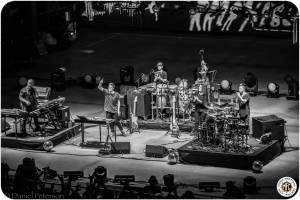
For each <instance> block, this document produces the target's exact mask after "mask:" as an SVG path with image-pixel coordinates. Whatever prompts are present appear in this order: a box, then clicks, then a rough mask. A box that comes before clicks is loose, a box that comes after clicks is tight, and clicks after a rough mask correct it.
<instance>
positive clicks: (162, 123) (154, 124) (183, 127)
mask: <svg viewBox="0 0 300 200" xmlns="http://www.w3.org/2000/svg"><path fill="white" fill-rule="evenodd" d="M138 124H139V127H140V128H142V129H156V130H169V129H170V124H171V121H170V120H168V119H165V120H161V119H157V120H156V119H155V120H151V119H148V120H141V119H139V120H138ZM178 126H179V130H180V131H184V132H191V131H192V129H193V127H194V123H193V122H191V121H185V122H183V121H182V120H179V122H178Z"/></svg>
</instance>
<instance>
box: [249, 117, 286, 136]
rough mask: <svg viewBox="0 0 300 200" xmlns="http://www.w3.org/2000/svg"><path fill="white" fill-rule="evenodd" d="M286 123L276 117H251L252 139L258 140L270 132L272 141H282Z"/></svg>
mask: <svg viewBox="0 0 300 200" xmlns="http://www.w3.org/2000/svg"><path fill="white" fill-rule="evenodd" d="M285 123H286V121H285V120H284V119H282V118H279V117H277V116H276V115H267V116H262V117H252V130H253V137H255V138H260V137H261V136H262V135H263V134H265V133H268V132H271V133H272V134H271V139H272V140H281V141H282V140H284V137H285V127H284V126H285Z"/></svg>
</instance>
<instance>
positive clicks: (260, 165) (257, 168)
mask: <svg viewBox="0 0 300 200" xmlns="http://www.w3.org/2000/svg"><path fill="white" fill-rule="evenodd" d="M263 166H264V164H263V163H262V162H261V161H260V160H255V161H253V164H252V169H253V171H254V172H255V173H260V172H261V170H262V168H263Z"/></svg>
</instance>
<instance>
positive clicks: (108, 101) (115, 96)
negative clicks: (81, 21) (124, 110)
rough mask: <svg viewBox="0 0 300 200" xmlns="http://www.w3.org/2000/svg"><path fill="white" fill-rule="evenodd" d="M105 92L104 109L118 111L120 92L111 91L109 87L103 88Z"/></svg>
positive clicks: (112, 111)
mask: <svg viewBox="0 0 300 200" xmlns="http://www.w3.org/2000/svg"><path fill="white" fill-rule="evenodd" d="M103 92H104V94H105V101H104V111H106V112H111V113H117V112H118V100H119V99H120V94H119V93H118V92H114V93H109V92H108V90H107V89H103Z"/></svg>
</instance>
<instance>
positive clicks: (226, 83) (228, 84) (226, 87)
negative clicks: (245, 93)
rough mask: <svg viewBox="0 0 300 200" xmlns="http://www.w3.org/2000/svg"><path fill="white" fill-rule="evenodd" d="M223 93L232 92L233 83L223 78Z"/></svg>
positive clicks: (221, 84)
mask: <svg viewBox="0 0 300 200" xmlns="http://www.w3.org/2000/svg"><path fill="white" fill-rule="evenodd" d="M220 93H221V94H232V93H233V91H232V83H231V81H229V80H222V81H221V83H220Z"/></svg>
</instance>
